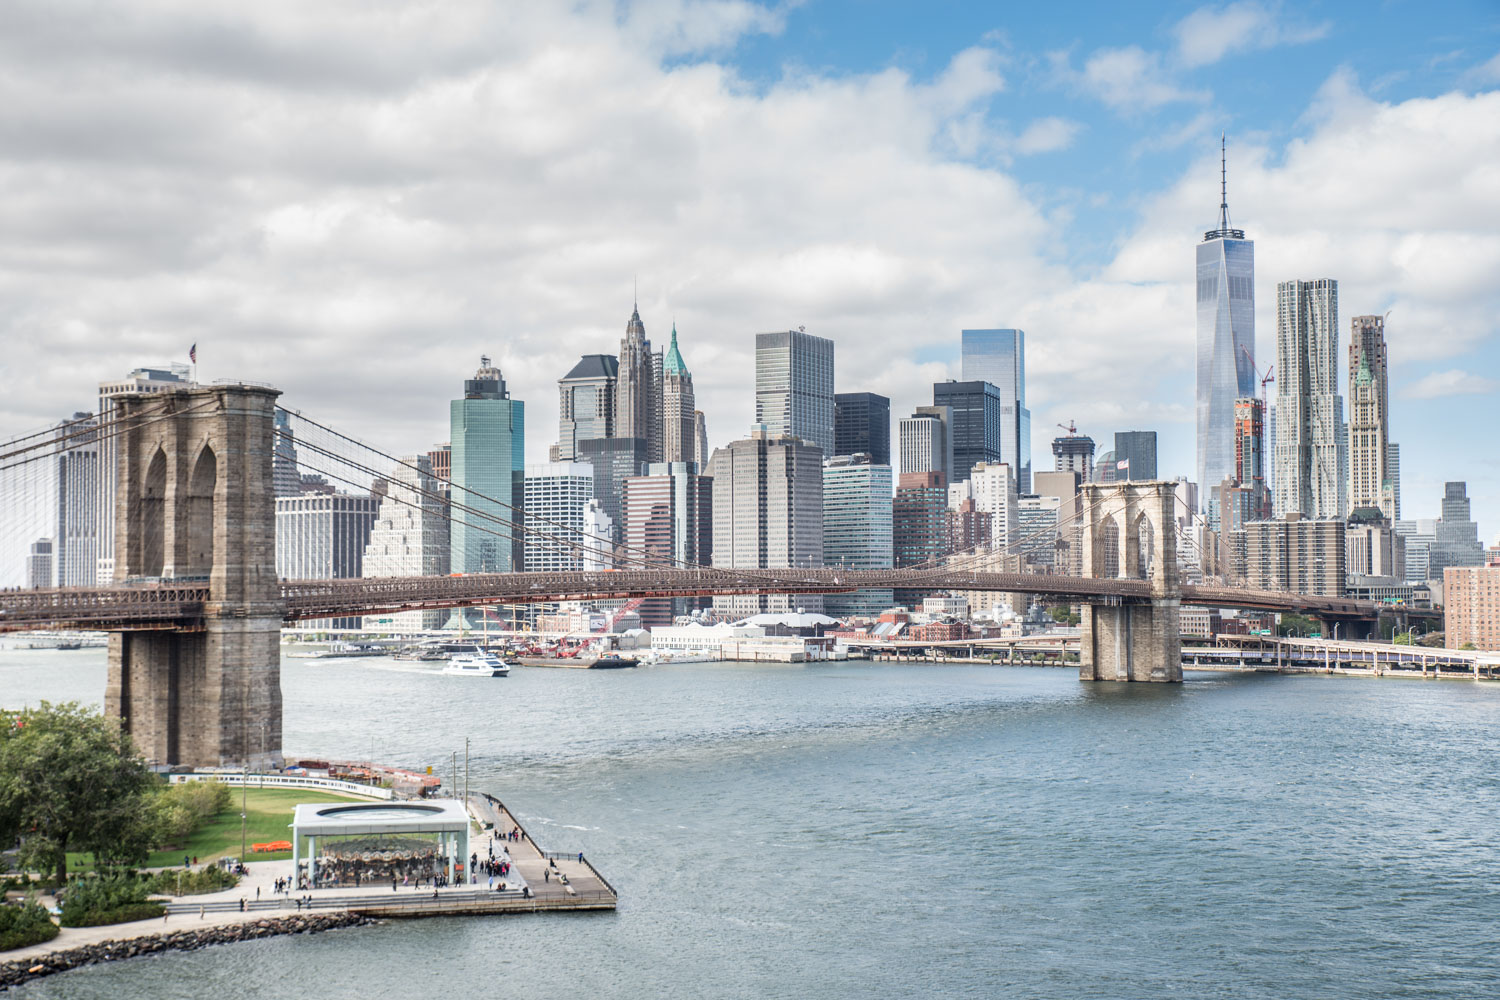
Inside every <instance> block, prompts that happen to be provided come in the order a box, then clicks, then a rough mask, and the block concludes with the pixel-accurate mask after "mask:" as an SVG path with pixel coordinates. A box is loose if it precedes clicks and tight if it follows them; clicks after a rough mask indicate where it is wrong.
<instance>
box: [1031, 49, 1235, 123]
mask: <svg viewBox="0 0 1500 1000" xmlns="http://www.w3.org/2000/svg"><path fill="white" fill-rule="evenodd" d="M1048 59H1049V61H1050V62H1051V64H1052V70H1053V74H1054V76H1055V77H1056V78H1057V79H1058V80H1060V81H1061V82H1062V83H1064V84H1065V85H1067V86H1070V87H1072V88H1073V89H1075V90H1078V91H1081V92H1083V93H1086V94H1089V95H1090V96H1092V97H1095V98H1098V99H1099V100H1101V101H1103V102H1104V103H1105V104H1107V105H1109V106H1110V107H1112V108H1115V109H1116V110H1122V111H1142V110H1149V109H1152V108H1158V107H1161V106H1162V105H1164V104H1172V103H1176V102H1179V101H1206V100H1208V99H1209V96H1210V95H1209V94H1208V93H1207V92H1206V91H1201V90H1186V89H1184V88H1182V87H1181V86H1179V85H1178V84H1177V83H1176V81H1174V80H1173V79H1172V77H1171V74H1170V73H1168V72H1167V71H1166V70H1165V69H1164V68H1163V67H1162V61H1161V56H1160V55H1159V54H1158V53H1155V52H1147V51H1146V50H1145V49H1143V48H1141V47H1140V46H1138V45H1129V46H1125V47H1124V48H1118V49H1098V50H1096V51H1094V52H1093V53H1091V54H1090V55H1089V57H1088V58H1087V59H1085V60H1084V63H1083V68H1082V69H1081V70H1075V69H1073V66H1072V61H1071V58H1070V57H1069V56H1068V54H1067V53H1064V52H1053V53H1051V54H1050V55H1049V56H1048Z"/></svg>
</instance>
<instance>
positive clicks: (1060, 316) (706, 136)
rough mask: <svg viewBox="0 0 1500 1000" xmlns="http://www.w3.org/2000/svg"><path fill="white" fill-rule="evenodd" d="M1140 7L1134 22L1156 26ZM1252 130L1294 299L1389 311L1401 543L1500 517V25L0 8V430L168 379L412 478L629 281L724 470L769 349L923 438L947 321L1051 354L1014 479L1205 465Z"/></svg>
mask: <svg viewBox="0 0 1500 1000" xmlns="http://www.w3.org/2000/svg"><path fill="white" fill-rule="evenodd" d="M1148 8H1149V9H1150V10H1151V11H1152V13H1134V11H1137V10H1140V11H1145V10H1147V9H1148ZM1221 129H1224V130H1227V131H1228V133H1229V136H1230V187H1229V200H1230V209H1231V214H1232V217H1233V222H1234V224H1235V225H1236V226H1241V227H1243V228H1245V229H1246V230H1247V231H1248V235H1249V236H1250V237H1251V238H1253V239H1254V240H1255V241H1256V257H1257V265H1258V269H1257V290H1256V294H1257V300H1258V302H1259V310H1258V315H1257V318H1256V329H1257V336H1258V356H1259V358H1260V359H1261V361H1262V365H1264V363H1265V362H1266V361H1267V360H1268V359H1270V358H1271V357H1272V356H1273V353H1274V351H1273V347H1274V332H1275V312H1274V310H1275V299H1274V289H1275V283H1276V282H1277V281H1282V280H1287V279H1290V278H1320V277H1332V278H1337V279H1338V280H1339V282H1340V306H1341V317H1340V333H1341V336H1342V338H1343V346H1344V348H1345V349H1347V337H1348V332H1347V331H1348V317H1350V316H1353V315H1356V314H1360V313H1384V312H1386V311H1387V310H1390V311H1391V316H1390V320H1389V336H1390V351H1391V358H1392V364H1393V375H1392V397H1393V409H1394V412H1393V415H1392V420H1391V424H1392V434H1393V437H1394V438H1395V439H1396V440H1397V441H1399V442H1400V443H1401V445H1402V449H1403V451H1402V459H1403V468H1404V474H1405V479H1404V483H1403V494H1404V497H1403V500H1404V512H1405V514H1406V516H1408V517H1420V516H1429V517H1430V516H1436V514H1437V498H1438V496H1439V495H1440V493H1441V484H1442V482H1443V480H1445V479H1466V480H1468V481H1469V484H1470V492H1471V494H1472V495H1473V496H1474V497H1475V507H1476V511H1477V513H1478V516H1479V517H1480V520H1481V530H1482V532H1483V533H1484V535H1485V537H1486V539H1487V540H1488V539H1492V538H1493V537H1494V536H1495V533H1496V532H1497V531H1500V446H1497V445H1496V434H1495V431H1496V426H1497V424H1500V335H1497V330H1500V7H1497V6H1496V4H1495V3H1493V2H1491V0H1472V2H1449V3H1442V2H1433V0H1422V2H1404V0H1387V2H1383V3H1331V2H1322V3H1319V2H1303V3H1296V4H1292V3H1275V2H1265V3H1260V2H1237V3H1232V4H1229V5H1227V6H1224V5H1210V6H1196V5H1194V4H1191V3H1163V4H1156V5H1120V4H1115V3H1098V4H1088V3H1080V4H1065V5H1049V4H1024V5H1021V4H1017V5H997V4H979V3H974V4H968V5H957V4H949V3H944V2H941V0H940V2H938V3H928V4H910V3H908V4H894V3H881V2H874V0H806V2H803V3H800V4H798V3H780V4H777V3H772V4H766V5H761V4H756V3H751V2H747V0H726V2H711V0H702V2H695V0H658V2H653V0H643V2H639V3H619V4H611V3H578V4H571V5H563V4H535V3H519V2H508V3H494V2H463V0H450V2H417V3H400V2H396V0H386V2H371V0H324V2H319V3H315V4H307V3H303V2H276V0H271V2H262V3H255V4H246V3H242V2H235V3H230V2H211V0H181V2H174V0H132V2H131V3H129V4H107V3H99V2H89V0H10V2H8V3H6V4H4V5H0V191H3V192H4V194H3V198H0V338H3V344H4V350H3V351H0V379H3V381H0V384H3V385H4V387H5V388H4V392H3V394H0V436H5V437H8V436H11V435H12V434H19V433H23V432H26V431H30V430H33V429H36V428H38V427H40V426H43V425H45V424H46V423H48V422H50V421H53V420H55V419H57V418H59V417H62V416H64V415H66V414H68V413H70V412H71V411H73V410H75V409H91V408H92V405H93V394H94V391H95V387H96V386H97V383H98V382H99V381H100V380H101V379H105V378H114V377H118V376H119V375H121V374H123V373H124V372H125V371H127V370H129V369H130V368H132V367H135V366H139V365H142V364H149V363H158V364H159V363H163V362H167V361H184V360H186V355H187V350H188V347H189V345H191V344H192V343H194V342H196V343H197V344H198V350H199V361H200V376H201V377H202V378H204V379H212V378H222V377H242V378H247V379H255V380H261V381H267V382H272V383H274V384H276V385H278V386H280V387H281V388H283V389H284V390H285V392H286V397H285V401H286V403H287V405H289V406H293V407H296V408H299V409H302V410H304V411H305V412H307V413H308V414H309V415H310V416H313V417H315V418H317V419H320V420H323V421H326V422H328V423H331V424H333V425H335V426H337V427H340V428H343V429H348V430H350V431H352V432H354V433H357V434H358V435H359V436H361V437H363V438H365V439H367V440H370V441H372V442H376V443H378V444H380V445H382V446H383V447H385V448H387V449H388V450H392V451H407V450H417V449H425V448H427V447H429V446H430V444H431V443H432V442H435V441H442V440H445V439H446V438H447V429H446V419H447V400H448V399H450V398H451V397H452V396H453V394H454V392H455V391H456V390H457V389H458V388H459V386H460V382H461V380H462V379H463V378H464V377H465V376H467V375H468V374H470V373H471V372H472V370H473V369H474V368H475V367H476V365H477V363H478V358H479V355H480V354H483V353H488V354H491V355H493V356H494V357H496V358H497V359H498V363H499V364H500V365H501V367H502V368H503V369H504V371H505V374H506V377H507V379H508V380H509V383H510V386H511V389H512V391H513V394H514V395H515V396H516V397H518V398H521V399H524V400H525V401H526V404H527V420H528V430H529V433H528V444H527V447H528V455H529V456H530V457H531V458H532V459H533V460H541V459H542V458H544V456H545V452H546V447H547V445H548V444H550V443H551V442H552V441H553V440H554V439H555V436H556V420H557V394H556V388H555V380H556V379H557V377H558V376H559V375H561V374H563V373H564V372H565V371H566V370H567V369H568V368H569V367H570V366H571V364H572V363H573V361H574V360H575V359H576V357H577V356H578V355H579V354H582V353H595V352H606V351H607V352H613V351H614V350H616V349H617V346H618V341H619V337H620V334H621V333H622V332H623V330H624V326H625V322H626V320H627V318H628V317H629V314H630V305H631V295H632V287H633V284H634V283H635V282H638V283H639V298H640V308H641V314H642V316H643V318H644V320H645V322H646V326H647V331H648V333H649V334H650V335H651V336H652V339H653V340H654V341H656V342H657V343H659V344H660V343H663V342H664V341H665V339H666V334H667V332H668V331H669V329H670V326H671V323H672V322H673V320H674V318H675V320H676V323H677V326H678V330H679V333H680V339H681V344H682V350H683V353H684V355H685V357H686V359H687V362H688V365H689V367H690V368H691V369H692V370H693V373H694V376H695V378H696V381H697V387H698V393H699V400H700V406H702V408H703V409H705V410H706V412H707V414H708V423H709V434H710V438H711V440H712V443H713V444H715V445H719V444H723V443H725V442H726V441H728V440H731V439H732V438H734V437H738V436H742V435H743V434H744V432H745V430H746V428H747V426H748V424H749V423H750V421H751V416H752V404H753V401H752V367H753V366H752V358H753V354H752V344H753V336H752V335H753V333H754V332H755V331H758V330H773V329H786V328H789V327H795V326H805V327H806V328H807V329H808V330H809V331H810V332H813V333H818V334H821V335H824V336H829V337H832V338H834V339H835V340H836V341H837V344H838V347H837V351H838V355H837V366H838V387H839V389H840V390H841V391H857V390H874V391H878V392H882V393H885V394H887V395H889V396H891V397H892V399H893V400H894V406H895V407H896V408H897V410H898V411H899V412H901V413H907V412H910V408H911V407H912V406H914V405H918V404H921V403H925V402H930V392H931V389H930V383H931V382H932V381H933V380H935V379H941V378H944V377H947V376H951V375H956V374H957V340H958V331H959V330H960V329H961V328H963V327H968V326H980V327H988V326H1018V327H1021V328H1023V329H1025V330H1026V332H1027V337H1028V369H1029V370H1028V378H1029V381H1028V391H1029V395H1030V403H1031V407H1032V410H1033V429H1034V432H1035V440H1034V441H1033V445H1032V447H1033V453H1034V455H1035V456H1036V460H1037V465H1038V467H1047V466H1048V465H1049V464H1050V448H1049V441H1050V439H1051V437H1052V436H1053V433H1054V430H1053V426H1054V424H1056V423H1059V422H1064V423H1065V422H1067V421H1069V420H1076V421H1077V423H1078V425H1079V427H1080V429H1081V430H1083V431H1084V432H1086V433H1090V434H1092V435H1093V436H1094V437H1095V438H1096V439H1097V440H1099V441H1100V442H1101V447H1100V450H1101V451H1102V450H1104V449H1105V448H1107V447H1108V446H1109V443H1110V442H1111V440H1112V435H1113V432H1114V431H1116V430H1125V429H1136V428H1154V429H1156V430H1158V431H1159V432H1160V434H1161V455H1162V461H1161V465H1162V469H1161V471H1162V473H1163V474H1165V475H1177V474H1179V473H1180V474H1191V471H1192V465H1193V427H1192V402H1193V377H1192V371H1193V342H1194V341H1193V330H1194V309H1193V247H1194V244H1195V243H1196V242H1197V240H1198V239H1199V238H1200V236H1201V233H1202V231H1203V230H1204V229H1206V228H1209V227H1210V226H1211V225H1212V224H1213V222H1214V219H1215V215H1216V211H1217V204H1218V137H1219V132H1220V130H1221Z"/></svg>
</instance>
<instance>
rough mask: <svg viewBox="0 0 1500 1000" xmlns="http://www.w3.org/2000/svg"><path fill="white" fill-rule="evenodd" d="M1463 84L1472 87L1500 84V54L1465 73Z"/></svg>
mask: <svg viewBox="0 0 1500 1000" xmlns="http://www.w3.org/2000/svg"><path fill="white" fill-rule="evenodd" d="M1463 82H1464V83H1466V84H1469V85H1470V86H1483V85H1485V84H1490V83H1500V52H1497V53H1495V54H1494V55H1493V56H1491V57H1490V58H1489V59H1488V60H1486V61H1485V62H1482V63H1480V64H1479V65H1478V66H1475V67H1473V68H1471V69H1469V70H1468V71H1467V72H1465V73H1464V75H1463Z"/></svg>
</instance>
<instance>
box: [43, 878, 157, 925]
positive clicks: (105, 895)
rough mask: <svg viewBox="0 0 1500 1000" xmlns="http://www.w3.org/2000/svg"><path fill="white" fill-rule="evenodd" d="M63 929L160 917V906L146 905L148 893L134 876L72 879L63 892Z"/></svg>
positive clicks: (150, 903) (140, 881) (149, 903)
mask: <svg viewBox="0 0 1500 1000" xmlns="http://www.w3.org/2000/svg"><path fill="white" fill-rule="evenodd" d="M61 895H62V925H63V926H64V927H97V926H98V925H100V924H120V923H124V922H125V921H127V920H145V919H147V918H148V917H159V916H161V915H162V913H163V912H164V909H163V907H162V905H161V904H160V903H152V902H149V901H147V899H146V897H147V896H148V895H150V889H149V888H148V887H147V884H146V883H145V882H144V881H142V880H141V879H140V878H138V877H137V876H136V875H134V874H133V873H124V874H118V875H100V876H96V877H93V878H79V879H74V880H73V881H71V882H69V883H68V888H67V889H66V890H64V891H63V892H62V894H61Z"/></svg>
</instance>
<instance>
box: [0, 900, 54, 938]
mask: <svg viewBox="0 0 1500 1000" xmlns="http://www.w3.org/2000/svg"><path fill="white" fill-rule="evenodd" d="M55 937H57V925H56V924H54V923H53V922H52V915H51V914H49V913H48V912H47V911H46V910H45V909H44V908H43V907H42V905H41V904H40V903H38V902H37V901H36V897H34V896H33V897H29V898H28V899H26V900H25V901H24V902H22V903H21V904H19V905H15V906H7V905H3V904H0V951H10V950H11V949H12V948H25V947H27V946H28V945H33V944H41V943H42V942H43V941H51V940H52V939H53V938H55Z"/></svg>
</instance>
